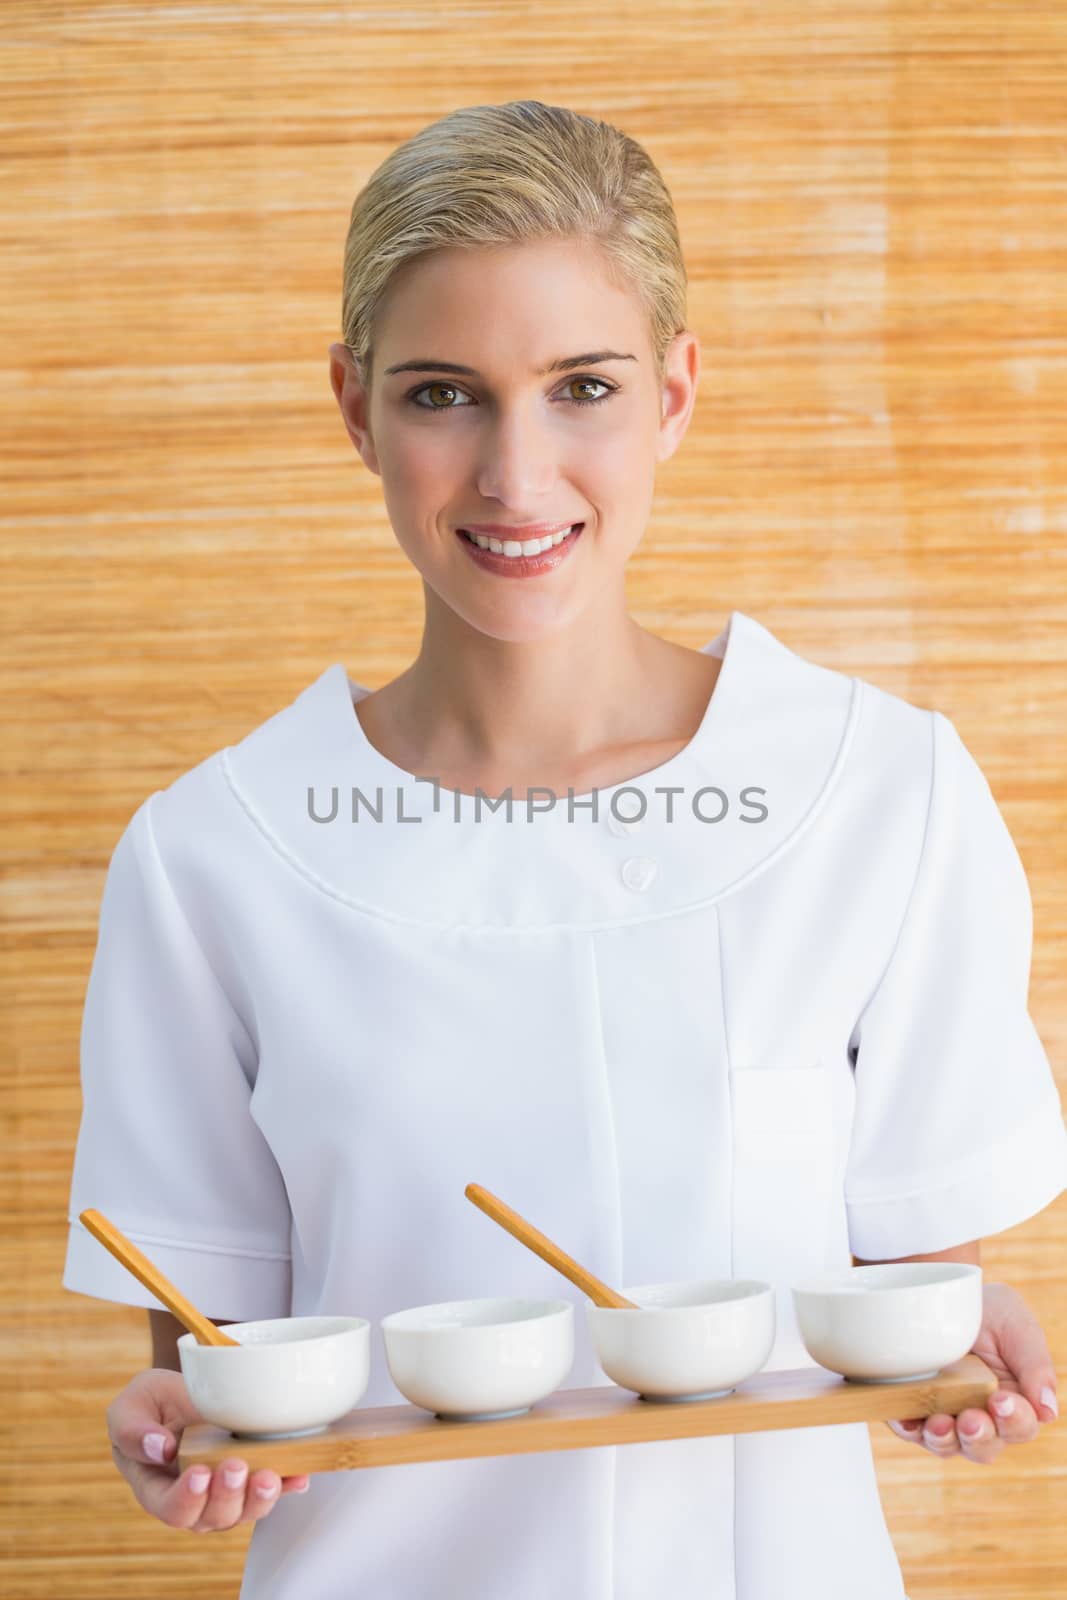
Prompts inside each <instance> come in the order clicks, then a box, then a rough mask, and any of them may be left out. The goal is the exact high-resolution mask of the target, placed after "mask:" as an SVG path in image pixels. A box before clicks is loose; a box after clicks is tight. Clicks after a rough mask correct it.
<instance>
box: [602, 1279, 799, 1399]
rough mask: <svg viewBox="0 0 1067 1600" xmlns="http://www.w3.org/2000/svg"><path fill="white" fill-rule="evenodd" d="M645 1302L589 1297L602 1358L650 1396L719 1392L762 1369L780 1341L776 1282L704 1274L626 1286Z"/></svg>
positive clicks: (619, 1377) (621, 1379)
mask: <svg viewBox="0 0 1067 1600" xmlns="http://www.w3.org/2000/svg"><path fill="white" fill-rule="evenodd" d="M621 1292H622V1293H623V1294H624V1295H625V1296H626V1298H627V1299H628V1300H635V1301H636V1302H637V1308H636V1309H634V1310H630V1309H629V1308H628V1307H625V1306H598V1305H594V1304H593V1302H592V1301H591V1300H589V1301H587V1302H586V1312H587V1314H588V1317H589V1327H590V1331H591V1333H592V1336H593V1347H594V1349H595V1350H596V1354H597V1360H598V1361H599V1362H600V1365H601V1366H602V1367H603V1369H604V1371H605V1372H606V1373H607V1375H608V1377H609V1378H611V1379H613V1380H614V1381H615V1383H617V1384H619V1385H621V1387H622V1388H624V1389H634V1390H636V1392H637V1393H638V1394H639V1395H640V1396H641V1398H642V1399H643V1400H713V1399H717V1398H718V1397H719V1396H720V1395H725V1394H730V1393H731V1392H732V1390H733V1389H734V1387H735V1386H736V1385H737V1384H739V1383H742V1382H743V1381H744V1379H745V1378H751V1376H752V1374H753V1373H754V1372H758V1371H759V1369H760V1368H761V1367H762V1366H763V1365H764V1363H765V1362H766V1360H767V1358H768V1357H769V1356H770V1353H771V1350H772V1349H773V1347H774V1333H775V1302H774V1290H773V1288H772V1287H771V1285H770V1284H769V1283H761V1282H759V1281H757V1280H755V1279H752V1278H701V1279H696V1280H693V1281H690V1282H686V1283H647V1284H643V1285H641V1286H640V1287H639V1288H636V1289H623V1290H622V1291H621Z"/></svg>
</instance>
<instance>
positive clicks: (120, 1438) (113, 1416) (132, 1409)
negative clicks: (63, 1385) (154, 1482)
mask: <svg viewBox="0 0 1067 1600" xmlns="http://www.w3.org/2000/svg"><path fill="white" fill-rule="evenodd" d="M202 1420H203V1418H202V1417H201V1415H200V1413H199V1411H198V1410H197V1409H196V1407H195V1406H194V1405H193V1403H192V1401H191V1399H190V1398H189V1392H188V1390H187V1389H186V1387H185V1379H184V1378H183V1377H182V1374H181V1373H180V1372H171V1371H169V1370H167V1369H165V1368H162V1367H153V1368H151V1369H150V1370H148V1371H146V1372H139V1373H137V1375H136V1376H135V1377H134V1378H132V1379H131V1380H130V1382H129V1383H128V1384H127V1385H126V1387H125V1389H123V1390H122V1392H121V1394H118V1395H116V1397H115V1399H114V1400H113V1401H112V1402H111V1405H110V1406H109V1407H108V1413H107V1421H108V1433H109V1434H110V1436H111V1442H112V1444H113V1445H114V1446H115V1448H116V1449H118V1450H119V1451H120V1452H121V1453H122V1455H124V1456H125V1457H126V1458H127V1460H131V1461H140V1462H144V1463H147V1464H150V1465H155V1466H160V1465H166V1464H167V1463H168V1462H170V1461H173V1460H174V1457H175V1456H176V1455H177V1453H178V1443H179V1441H180V1439H181V1436H182V1433H183V1432H184V1430H185V1427H186V1424H187V1423H190V1422H200V1421H202Z"/></svg>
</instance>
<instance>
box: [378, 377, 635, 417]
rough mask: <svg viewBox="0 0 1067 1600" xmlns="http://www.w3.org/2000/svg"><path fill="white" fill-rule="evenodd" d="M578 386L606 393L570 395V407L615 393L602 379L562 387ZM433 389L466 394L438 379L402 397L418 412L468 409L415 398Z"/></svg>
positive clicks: (590, 403) (598, 401)
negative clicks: (593, 387) (594, 388)
mask: <svg viewBox="0 0 1067 1600" xmlns="http://www.w3.org/2000/svg"><path fill="white" fill-rule="evenodd" d="M578 384H584V385H585V386H586V387H588V386H589V385H591V384H592V385H595V386H596V387H597V388H599V389H603V390H605V391H606V392H605V393H604V394H599V395H595V396H594V397H593V398H592V399H590V398H589V397H588V396H584V397H582V398H577V397H575V396H574V395H570V396H568V401H567V403H568V404H570V405H574V406H598V405H602V404H603V402H604V401H605V400H608V399H610V398H611V396H612V395H613V394H615V393H616V386H615V385H613V384H610V383H607V382H605V380H604V379H603V378H593V377H579V378H568V379H567V382H566V384H565V385H564V388H565V389H569V388H571V387H573V386H576V385H578ZM433 389H438V390H441V389H443V390H444V391H445V393H446V394H452V395H461V394H466V390H465V389H461V388H460V387H459V385H458V384H456V383H445V382H444V381H443V380H441V379H438V380H437V381H436V382H434V383H420V384H419V386H418V388H417V389H411V390H409V391H408V393H407V394H406V395H405V396H404V399H405V400H406V401H407V402H408V404H409V405H413V406H416V407H417V408H418V410H420V411H467V410H469V409H470V408H469V407H468V406H455V405H435V404H434V403H433V401H432V400H431V401H430V402H429V403H427V404H423V403H422V402H421V401H420V400H419V399H418V398H417V396H419V395H420V394H425V393H426V392H427V391H428V390H433Z"/></svg>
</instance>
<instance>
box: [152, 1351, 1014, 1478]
mask: <svg viewBox="0 0 1067 1600" xmlns="http://www.w3.org/2000/svg"><path fill="white" fill-rule="evenodd" d="M997 1387H998V1381H997V1378H996V1375H995V1374H994V1373H993V1372H992V1371H991V1369H990V1368H989V1367H987V1366H986V1364H985V1362H984V1361H982V1360H981V1358H980V1357H978V1356H976V1355H966V1356H964V1357H963V1359H962V1360H961V1361H954V1362H953V1363H952V1364H951V1365H950V1366H947V1367H943V1368H942V1369H941V1371H940V1372H938V1373H936V1374H935V1376H934V1377H932V1378H920V1379H918V1380H916V1381H915V1382H909V1383H852V1382H850V1381H849V1380H847V1379H845V1378H841V1377H839V1376H838V1375H837V1373H834V1372H828V1371H827V1370H826V1368H825V1367H801V1368H798V1369H796V1370H790V1371H780V1372H757V1373H756V1374H755V1376H754V1377H752V1378H748V1379H746V1381H745V1382H744V1383H742V1384H739V1385H738V1387H737V1388H736V1389H735V1390H734V1392H733V1393H732V1394H728V1395H723V1396H722V1398H721V1399H718V1400H683V1401H670V1400H642V1399H640V1398H639V1396H637V1395H635V1394H633V1393H632V1392H631V1391H630V1390H629V1389H620V1388H619V1387H618V1385H616V1384H605V1385H603V1386H600V1387H597V1388H593V1389H557V1390H556V1392H555V1394H551V1395H549V1396H548V1398H547V1399H545V1400H540V1401H538V1403H537V1404H536V1405H535V1406H532V1407H531V1408H530V1410H529V1411H528V1412H526V1414H525V1416H521V1417H507V1418H503V1419H499V1420H497V1421H494V1422H446V1421H443V1420H442V1419H441V1418H440V1417H436V1416H434V1415H433V1414H432V1413H431V1412H429V1411H424V1410H422V1408H421V1407H419V1406H412V1405H401V1406H365V1407H360V1406H356V1407H355V1409H354V1410H352V1411H349V1412H348V1413H347V1414H346V1415H345V1416H343V1417H340V1418H338V1420H337V1421H336V1422H334V1423H331V1424H330V1426H329V1427H328V1428H326V1429H325V1430H324V1431H323V1432H322V1433H315V1434H311V1435H310V1436H309V1437H308V1438H304V1439H266V1440H264V1439H242V1438H239V1437H237V1436H236V1435H235V1434H232V1433H230V1432H228V1430H227V1429H225V1428H219V1427H216V1426H215V1425H214V1424H213V1423H207V1422H201V1423H195V1424H193V1425H191V1426H190V1427H188V1428H186V1429H185V1432H184V1434H183V1435H182V1440H181V1445H180V1447H179V1450H178V1466H179V1468H180V1469H181V1471H182V1472H184V1471H185V1469H186V1468H187V1467H191V1466H192V1465H193V1463H194V1462H198V1461H201V1462H204V1463H205V1465H207V1466H210V1467H216V1466H218V1465H219V1463H220V1462H222V1461H224V1460H225V1459H226V1457H227V1456H239V1457H240V1458H241V1460H243V1461H247V1462H248V1467H249V1471H250V1472H254V1471H255V1470H256V1469H257V1467H271V1468H272V1469H273V1470H274V1471H275V1472H277V1473H278V1474H279V1475H280V1476H285V1477H288V1476H291V1475H293V1474H295V1473H298V1472H338V1471H346V1470H349V1469H351V1468H355V1467H393V1466H401V1465H403V1464H405V1463H406V1462H410V1461H455V1460H459V1459H461V1458H466V1457H470V1456H511V1455H522V1454H524V1453H526V1452H529V1451H536V1450H581V1449H588V1448H590V1447H593V1446H597V1445H607V1444H640V1443H643V1442H648V1441H650V1440H654V1439H692V1438H694V1437H696V1436H697V1435H701V1434H720V1433H762V1432H765V1431H766V1430H768V1429H775V1428H821V1427H824V1426H825V1425H826V1424H828V1423H837V1422H887V1421H890V1420H892V1419H896V1418H900V1417H928V1416H931V1415H932V1414H933V1413H934V1412H935V1411H942V1412H946V1413H947V1414H948V1415H949V1416H958V1414H959V1413H960V1412H961V1411H964V1410H965V1409H966V1408H967V1407H968V1406H977V1407H980V1408H982V1409H984V1408H985V1403H986V1401H987V1400H988V1398H989V1396H990V1395H991V1394H993V1392H994V1391H995V1390H996V1388H997Z"/></svg>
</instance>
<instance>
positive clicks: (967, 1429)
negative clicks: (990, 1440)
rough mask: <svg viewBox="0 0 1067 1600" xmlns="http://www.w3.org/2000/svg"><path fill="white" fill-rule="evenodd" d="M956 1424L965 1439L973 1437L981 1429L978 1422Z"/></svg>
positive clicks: (976, 1435) (975, 1436)
mask: <svg viewBox="0 0 1067 1600" xmlns="http://www.w3.org/2000/svg"><path fill="white" fill-rule="evenodd" d="M956 1426H957V1428H958V1429H959V1431H960V1432H961V1433H962V1434H963V1436H964V1438H965V1439H975V1438H977V1437H978V1435H979V1434H980V1433H981V1431H982V1424H981V1423H980V1422H958V1423H957V1424H956Z"/></svg>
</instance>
